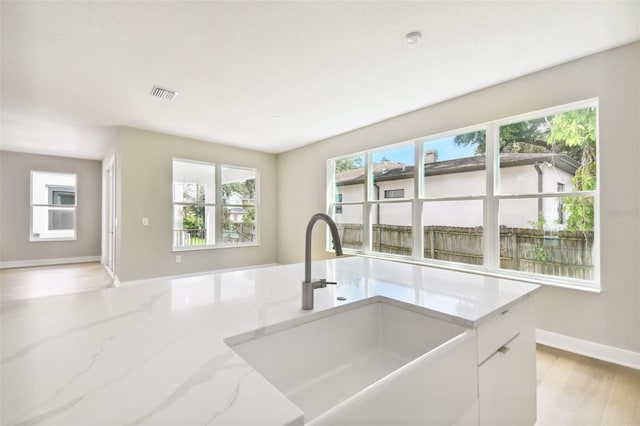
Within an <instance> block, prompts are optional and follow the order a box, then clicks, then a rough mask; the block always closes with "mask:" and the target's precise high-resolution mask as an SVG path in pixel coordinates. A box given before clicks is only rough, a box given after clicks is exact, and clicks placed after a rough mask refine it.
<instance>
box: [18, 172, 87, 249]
mask: <svg viewBox="0 0 640 426" xmlns="http://www.w3.org/2000/svg"><path fill="white" fill-rule="evenodd" d="M35 173H43V174H44V173H46V174H49V175H68V176H73V177H74V179H75V186H74V188H75V193H74V200H73V201H74V203H73V204H54V203H53V201H51V202H49V199H50V196H49V195H50V194H49V191H47V203H46V204H44V203H34V201H33V195H34V194H33V184H34V182H33V176H34V174H35ZM52 187H56V188H63V187H64V188H69V186H68V185H52ZM37 207H46V208H47V209H56V210H69V211H72V212H73V236H71V237H53V238H46V237H45V238H43V237H40V236H37V237H36V236H34V233H33V225H34V212H35V208H37ZM29 210H30V211H29V242H32V243H37V242H52V241H77V240H78V174H77V173H72V172H50V171H44V170H30V173H29ZM48 212H51V210H48ZM47 224H48V225H50V224H49V222H48V221H47ZM47 228H48V230H49V231H52V230H51V229H49V228H50V226H47Z"/></svg>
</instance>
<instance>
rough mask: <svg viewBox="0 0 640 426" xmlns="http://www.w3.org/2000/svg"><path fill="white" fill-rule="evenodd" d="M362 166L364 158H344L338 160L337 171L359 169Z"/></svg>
mask: <svg viewBox="0 0 640 426" xmlns="http://www.w3.org/2000/svg"><path fill="white" fill-rule="evenodd" d="M361 167H362V158H361V157H354V158H343V159H341V160H336V173H340V172H344V171H346V170H353V169H359V168H361Z"/></svg>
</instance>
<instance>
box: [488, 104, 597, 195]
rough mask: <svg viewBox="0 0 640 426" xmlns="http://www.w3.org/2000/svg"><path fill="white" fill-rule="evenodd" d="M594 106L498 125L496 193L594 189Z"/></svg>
mask: <svg viewBox="0 0 640 426" xmlns="http://www.w3.org/2000/svg"><path fill="white" fill-rule="evenodd" d="M596 160H597V159H596V110H595V108H585V109H580V110H576V111H569V112H565V113H561V114H557V115H550V116H546V117H541V118H537V119H532V120H527V121H521V122H517V123H512V124H507V125H504V126H501V127H500V192H501V193H502V194H535V193H540V192H547V193H549V192H551V193H552V192H572V191H590V190H594V189H596V183H597V176H596Z"/></svg>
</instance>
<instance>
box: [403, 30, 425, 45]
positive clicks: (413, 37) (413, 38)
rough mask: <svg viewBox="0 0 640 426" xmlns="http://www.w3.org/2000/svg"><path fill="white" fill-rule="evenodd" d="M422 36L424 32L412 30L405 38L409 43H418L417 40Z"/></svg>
mask: <svg viewBox="0 0 640 426" xmlns="http://www.w3.org/2000/svg"><path fill="white" fill-rule="evenodd" d="M421 38H422V33H421V32H419V31H412V32H410V33H409V34H407V35H406V36H404V39H405V41H406V42H407V44H416V43H417V42H419V41H420V39H421Z"/></svg>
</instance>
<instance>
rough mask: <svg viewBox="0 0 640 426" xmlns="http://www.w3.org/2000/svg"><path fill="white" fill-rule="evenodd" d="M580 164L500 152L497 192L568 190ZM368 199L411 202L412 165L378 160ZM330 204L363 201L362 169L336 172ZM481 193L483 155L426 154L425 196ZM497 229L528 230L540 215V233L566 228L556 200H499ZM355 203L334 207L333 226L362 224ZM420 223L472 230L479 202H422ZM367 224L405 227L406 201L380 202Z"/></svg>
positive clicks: (553, 156)
mask: <svg viewBox="0 0 640 426" xmlns="http://www.w3.org/2000/svg"><path fill="white" fill-rule="evenodd" d="M579 166H580V164H579V163H578V162H577V161H575V160H574V159H572V158H571V157H569V156H568V155H567V154H552V153H505V154H501V155H500V172H499V177H500V178H499V192H500V193H502V194H537V193H554V192H558V193H561V192H570V191H572V190H573V184H572V178H573V176H574V174H575V172H576V170H577V169H578V167H579ZM373 171H374V176H373V182H374V188H373V191H374V194H373V197H372V198H373V199H374V200H392V199H396V200H397V201H400V200H402V199H407V200H410V199H411V198H413V179H414V178H413V176H414V166H408V165H404V164H400V163H394V162H383V163H378V164H375V165H374V167H373ZM335 183H336V202H343V203H349V202H357V201H362V200H363V199H364V168H357V169H352V170H346V171H343V172H341V173H337V174H336V176H335ZM484 191H485V157H484V155H477V156H473V157H467V158H461V159H455V160H446V161H438V160H437V153H435V155H434V153H427V155H426V156H425V163H424V194H425V198H429V199H434V198H438V197H464V196H476V197H478V196H482V195H484ZM499 209H500V225H505V226H509V227H531V226H532V223H535V222H536V221H537V220H538V218H539V216H540V214H543V215H544V222H545V225H544V226H545V229H553V230H560V229H564V228H565V227H566V225H565V224H566V219H567V217H566V213H565V212H563V211H562V210H563V209H562V204H561V199H559V198H544V199H538V198H524V199H517V200H503V201H501V204H500V206H499ZM362 214H363V213H362V206H361V205H338V206H336V208H335V209H334V217H335V218H336V220H337V221H338V222H339V223H362ZM423 215H424V224H425V225H441V226H461V227H473V226H482V225H483V203H482V200H481V199H475V200H456V201H444V200H442V201H438V200H432V201H427V202H426V203H425V206H424V212H423ZM372 223H373V224H387V225H406V226H409V225H411V203H410V202H409V201H407V202H404V203H403V202H398V203H381V204H379V205H378V206H375V207H374V208H373V211H372Z"/></svg>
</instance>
